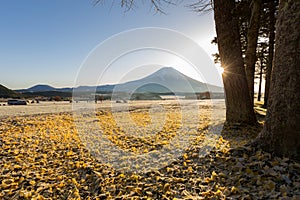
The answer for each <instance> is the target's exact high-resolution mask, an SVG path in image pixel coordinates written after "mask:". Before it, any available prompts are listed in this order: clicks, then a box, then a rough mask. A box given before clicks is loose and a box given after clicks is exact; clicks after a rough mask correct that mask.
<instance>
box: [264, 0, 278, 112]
mask: <svg viewBox="0 0 300 200" xmlns="http://www.w3.org/2000/svg"><path fill="white" fill-rule="evenodd" d="M275 10H276V4H275V2H274V1H271V2H269V12H270V13H269V31H270V32H269V54H268V62H267V67H266V69H267V72H266V84H265V94H264V107H265V108H266V107H267V105H268V96H269V90H270V83H271V72H272V66H273V56H274V44H275Z"/></svg>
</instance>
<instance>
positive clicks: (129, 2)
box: [93, 0, 182, 14]
mask: <svg viewBox="0 0 300 200" xmlns="http://www.w3.org/2000/svg"><path fill="white" fill-rule="evenodd" d="M148 1H149V3H150V4H151V7H152V8H153V9H154V10H155V12H156V13H163V14H166V13H165V11H164V9H163V8H164V7H165V6H166V5H176V4H177V3H178V2H179V0H148ZM181 1H182V0H181ZM104 2H105V0H93V5H94V6H95V5H98V4H101V5H103V3H104ZM114 2H115V1H113V3H114ZM143 3H144V2H143ZM120 6H121V8H124V11H125V12H128V11H130V10H132V9H133V8H134V7H136V1H135V0H120Z"/></svg>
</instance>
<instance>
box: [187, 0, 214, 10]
mask: <svg viewBox="0 0 300 200" xmlns="http://www.w3.org/2000/svg"><path fill="white" fill-rule="evenodd" d="M187 7H189V8H191V9H192V10H193V11H195V12H199V13H208V12H211V11H212V10H213V0H198V1H197V2H195V3H192V4H189V5H188V6H187Z"/></svg>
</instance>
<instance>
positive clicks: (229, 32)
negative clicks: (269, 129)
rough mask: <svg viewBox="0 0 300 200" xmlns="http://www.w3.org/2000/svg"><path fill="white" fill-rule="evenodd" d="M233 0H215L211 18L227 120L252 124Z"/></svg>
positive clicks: (253, 121)
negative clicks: (220, 68) (213, 19)
mask: <svg viewBox="0 0 300 200" xmlns="http://www.w3.org/2000/svg"><path fill="white" fill-rule="evenodd" d="M234 8H235V1H234V0H226V1H223V0H215V1H214V18H215V24H216V32H217V39H218V49H219V53H220V59H221V65H222V67H223V68H224V73H223V74H222V78H223V82H224V90H225V95H226V122H227V124H236V123H242V124H249V125H253V124H256V117H255V114H254V109H253V105H252V104H251V101H250V95H249V90H248V85H247V79H246V74H245V68H244V62H243V58H242V51H241V42H240V36H239V27H238V21H237V19H236V18H234V16H233V9H234Z"/></svg>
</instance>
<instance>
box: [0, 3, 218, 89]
mask: <svg viewBox="0 0 300 200" xmlns="http://www.w3.org/2000/svg"><path fill="white" fill-rule="evenodd" d="M111 2H112V1H106V2H105V3H104V4H103V5H97V6H93V1H92V0H85V1H84V0H44V1H41V0H26V1H24V0H14V1H12V0H2V1H0V26H1V29H0V69H1V73H0V84H3V85H5V86H7V87H9V88H12V89H19V88H28V87H30V86H32V85H35V84H49V85H52V86H55V87H68V86H73V84H74V81H75V79H76V76H77V73H78V71H79V69H80V66H81V65H82V63H83V61H84V60H85V59H86V57H87V56H88V55H89V54H90V52H91V51H92V50H93V49H94V48H95V47H96V46H97V45H99V44H100V43H101V42H103V41H104V40H106V39H107V38H109V37H111V36H112V35H114V34H118V33H120V32H122V31H126V30H129V29H133V28H143V27H161V28H168V29H173V30H175V31H179V32H181V33H183V34H185V35H186V36H188V37H191V38H192V39H193V40H195V41H196V42H197V43H199V44H200V46H202V47H203V49H204V50H205V51H206V52H207V54H208V55H210V54H212V53H214V52H216V51H217V48H216V46H215V45H212V44H210V41H211V40H212V38H213V37H214V36H215V30H214V28H215V27H214V22H213V13H209V14H198V13H195V12H193V11H191V10H190V9H189V8H187V7H185V6H184V4H183V3H181V4H179V5H177V6H172V5H169V6H167V7H165V9H164V10H165V12H166V13H167V14H166V15H164V14H155V12H154V11H153V10H151V8H150V6H149V4H147V3H145V4H139V5H137V8H135V9H134V10H132V11H130V12H126V13H124V9H122V8H120V6H119V4H118V1H117V0H116V1H114V2H115V3H114V5H112V3H111ZM185 2H188V1H184V3H185ZM192 2H194V1H191V3H192ZM116 48H117V47H116ZM141 71H143V70H140V72H139V73H138V74H137V76H144V75H146V72H144V74H143V72H141ZM183 72H184V70H183ZM147 73H150V71H149V70H148V71H147ZM137 78H138V77H137ZM107 82H109V83H113V82H114V80H113V79H111V80H108V81H107Z"/></svg>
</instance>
